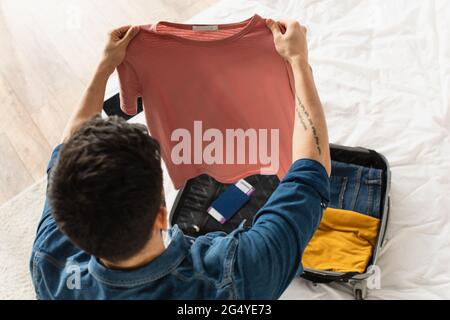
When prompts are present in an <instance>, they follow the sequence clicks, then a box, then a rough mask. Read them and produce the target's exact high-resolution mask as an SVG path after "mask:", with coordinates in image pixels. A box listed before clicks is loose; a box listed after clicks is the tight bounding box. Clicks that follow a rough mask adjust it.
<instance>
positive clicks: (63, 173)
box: [48, 117, 164, 262]
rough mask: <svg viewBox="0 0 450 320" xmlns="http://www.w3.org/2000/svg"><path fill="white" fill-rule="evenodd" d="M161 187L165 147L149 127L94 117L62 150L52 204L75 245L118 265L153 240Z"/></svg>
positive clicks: (54, 177) (53, 180) (52, 177)
mask: <svg viewBox="0 0 450 320" xmlns="http://www.w3.org/2000/svg"><path fill="white" fill-rule="evenodd" d="M162 188H163V181H162V169H161V158H160V148H159V144H158V142H157V141H156V140H155V139H153V138H152V137H151V136H150V135H149V134H148V132H147V128H146V127H145V126H143V125H140V124H130V123H127V122H126V121H125V120H123V119H121V118H118V117H110V118H108V119H102V118H101V117H95V118H93V119H92V120H90V121H88V122H86V123H85V124H83V125H82V126H81V127H80V128H79V129H78V130H77V131H76V132H75V133H74V134H73V136H72V137H71V138H70V139H69V140H68V141H67V142H65V143H64V144H63V145H62V147H61V150H60V153H59V159H58V161H57V163H56V164H55V166H54V168H53V169H52V172H51V174H50V182H49V190H48V199H49V202H50V205H51V208H52V213H53V216H54V218H55V221H56V223H57V224H58V226H59V228H60V229H61V231H62V232H63V233H65V234H66V235H67V236H68V237H69V238H70V240H71V241H72V242H73V243H74V244H75V245H77V246H78V247H80V248H81V249H82V250H84V251H86V252H87V253H89V254H92V255H94V256H96V257H99V258H103V259H105V260H107V261H111V262H117V261H123V260H125V259H127V258H130V257H132V256H133V255H135V254H137V253H138V252H139V251H140V250H142V249H143V248H144V246H145V244H146V243H147V242H148V240H149V239H150V237H151V232H152V228H153V225H154V222H155V218H156V216H157V213H158V211H159V208H160V207H161V204H162V202H163V201H164V200H163V195H162Z"/></svg>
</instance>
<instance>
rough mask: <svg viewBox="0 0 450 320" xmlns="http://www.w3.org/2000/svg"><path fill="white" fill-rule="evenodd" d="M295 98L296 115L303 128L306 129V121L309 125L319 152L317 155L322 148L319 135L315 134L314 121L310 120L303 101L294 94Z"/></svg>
mask: <svg viewBox="0 0 450 320" xmlns="http://www.w3.org/2000/svg"><path fill="white" fill-rule="evenodd" d="M296 100H297V103H296V104H295V111H296V112H297V116H298V118H299V120H300V123H301V125H302V126H303V129H304V130H305V131H307V130H308V126H307V123H306V122H308V124H309V126H310V127H311V131H312V134H313V137H314V142H315V143H316V149H317V152H318V153H319V155H321V154H322V150H321V149H320V140H319V135H318V134H317V130H316V127H315V125H314V122H313V121H312V119H311V116H310V115H309V113H308V111H307V110H306V108H305V106H304V105H303V103H302V102H301V100H300V98H299V97H298V96H296ZM305 118H306V120H305Z"/></svg>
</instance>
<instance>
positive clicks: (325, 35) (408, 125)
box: [134, 0, 450, 299]
mask: <svg viewBox="0 0 450 320" xmlns="http://www.w3.org/2000/svg"><path fill="white" fill-rule="evenodd" d="M253 13H258V14H260V15H261V16H263V17H271V18H291V19H297V20H299V21H300V22H301V23H303V24H304V25H306V26H307V28H308V42H309V48H310V63H311V66H312V68H313V70H314V75H315V79H316V83H317V86H318V90H319V93H320V97H321V100H322V102H323V105H324V108H325V112H326V116H327V121H328V126H329V135H330V140H331V142H334V143H338V144H342V145H348V146H364V147H368V148H372V149H375V150H377V151H378V152H381V153H382V154H384V155H385V156H386V157H387V158H388V160H389V162H390V164H391V169H392V190H391V204H392V207H391V214H390V220H389V224H388V231H387V241H386V244H385V245H384V247H383V249H382V252H381V256H380V258H379V261H378V266H379V267H380V269H381V288H380V289H378V290H371V291H370V292H369V296H368V299H438V298H447V299H449V298H450V177H449V175H450V136H449V130H450V107H449V97H450V43H449V40H450V1H446V0H442V1H438V0H436V1H420V0H418V1H411V0H395V1H391V0H389V1H388V0H385V1H378V0H377V1H357V0H346V1H343V0H339V1H338V0H336V1H313V0H309V1H296V0H290V1H287V0H282V1H281V0H280V1H268V0H267V1H251V0H250V1H249V0H231V1H230V0H224V1H221V2H219V3H218V4H216V5H214V6H212V7H210V8H208V9H207V10H206V11H203V12H202V13H200V14H198V15H197V16H195V17H194V18H193V19H191V22H195V23H202V22H203V23H227V22H235V21H241V20H244V19H246V18H248V17H250V16H251V15H252V14H253ZM134 121H137V122H143V121H144V119H143V116H142V114H141V115H140V116H138V117H136V118H135V119H134ZM165 177H166V186H165V187H166V193H167V195H168V198H169V199H168V202H169V204H171V203H172V201H173V198H174V197H175V195H176V192H175V190H174V189H173V186H171V184H170V182H169V179H168V175H167V174H166V176H165ZM352 297H353V296H352V291H351V289H349V288H348V287H346V286H343V285H339V284H334V285H317V286H314V285H312V284H311V283H310V282H307V281H305V280H303V279H296V280H294V281H293V283H292V284H291V285H290V287H289V288H288V289H287V290H286V292H285V293H284V295H283V297H282V298H285V299H351V298H352Z"/></svg>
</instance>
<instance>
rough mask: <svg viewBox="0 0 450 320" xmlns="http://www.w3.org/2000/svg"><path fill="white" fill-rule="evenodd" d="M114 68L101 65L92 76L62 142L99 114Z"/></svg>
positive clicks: (65, 130) (67, 126)
mask: <svg viewBox="0 0 450 320" xmlns="http://www.w3.org/2000/svg"><path fill="white" fill-rule="evenodd" d="M113 70H114V68H111V67H109V66H106V65H105V64H103V63H101V64H100V65H99V66H98V67H97V69H96V71H95V74H94V77H93V78H92V80H91V82H90V84H89V86H88V88H87V90H86V92H85V94H84V96H83V98H82V100H81V102H80V104H79V106H78V107H77V109H76V110H75V111H74V112H73V114H72V116H71V117H70V119H69V122H68V123H67V125H66V128H65V129H64V134H63V138H62V141H63V142H64V141H66V140H67V139H68V138H69V137H70V136H71V135H72V133H73V132H74V131H76V129H78V128H79V127H80V126H81V125H82V124H83V123H84V122H86V121H88V120H90V119H91V118H92V117H94V116H95V115H97V114H99V113H101V111H102V108H103V100H104V98H105V90H106V84H107V82H108V78H109V76H110V75H111V73H112V72H113Z"/></svg>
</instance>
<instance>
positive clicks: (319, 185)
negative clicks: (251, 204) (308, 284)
mask: <svg viewBox="0 0 450 320" xmlns="http://www.w3.org/2000/svg"><path fill="white" fill-rule="evenodd" d="M329 189H330V182H329V178H328V175H327V173H326V171H325V168H324V167H323V166H322V165H321V164H320V163H319V162H317V161H314V160H309V159H301V160H297V161H296V162H295V163H294V164H293V165H292V166H291V169H290V170H289V172H288V173H287V175H286V176H285V178H284V179H283V180H282V181H281V183H280V185H279V186H278V188H277V189H276V190H275V192H274V193H273V194H272V196H271V197H270V198H269V200H268V201H267V203H266V205H265V206H264V207H263V208H261V209H260V211H259V212H258V213H257V215H256V216H255V220H254V224H253V226H252V227H251V228H250V229H248V230H246V231H243V230H241V232H239V231H237V232H236V233H235V237H237V238H238V240H239V241H238V245H237V247H236V256H235V259H236V262H235V269H236V270H235V281H236V282H237V283H236V288H237V290H238V292H237V296H238V297H239V298H241V299H275V298H279V297H280V295H281V294H282V293H283V291H284V290H285V289H286V288H287V286H288V285H289V283H290V282H291V281H292V280H293V278H294V277H295V275H296V274H297V273H298V272H300V271H302V265H301V255H302V252H303V250H304V249H305V247H306V245H307V244H308V242H309V240H310V239H311V238H312V236H313V234H314V232H315V230H316V229H317V227H318V226H319V223H320V220H321V219H322V213H323V207H324V206H326V205H327V203H328V201H329V193H330V190H329Z"/></svg>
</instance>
